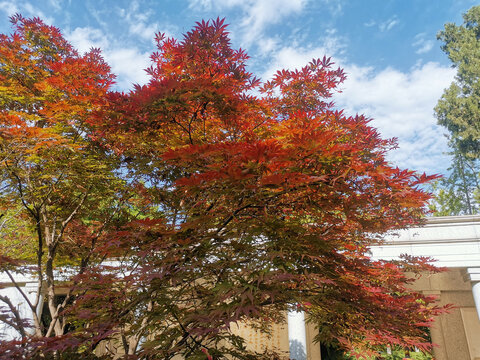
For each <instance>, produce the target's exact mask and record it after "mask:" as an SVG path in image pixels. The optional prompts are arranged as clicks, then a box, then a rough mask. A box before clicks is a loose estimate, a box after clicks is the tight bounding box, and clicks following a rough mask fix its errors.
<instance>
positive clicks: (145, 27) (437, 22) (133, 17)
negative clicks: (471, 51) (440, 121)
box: [0, 0, 476, 173]
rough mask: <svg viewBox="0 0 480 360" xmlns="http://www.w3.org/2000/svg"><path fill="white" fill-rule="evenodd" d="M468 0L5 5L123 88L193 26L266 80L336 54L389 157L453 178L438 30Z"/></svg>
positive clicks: (91, 0)
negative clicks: (97, 61) (212, 31)
mask: <svg viewBox="0 0 480 360" xmlns="http://www.w3.org/2000/svg"><path fill="white" fill-rule="evenodd" d="M474 5H476V2H475V1H471V0H257V1H253V0H183V1H182V0H177V1H174V0H163V1H154V0H129V1H125V0H115V1H114V0H104V1H102V0H84V1H81V0H43V1H39V0H37V1H34V0H31V1H22V0H0V32H1V33H9V32H10V31H11V28H10V24H9V22H8V16H9V15H12V14H14V13H16V12H19V13H21V14H22V15H24V16H27V17H30V16H38V17H40V18H42V19H44V20H45V21H46V22H47V23H49V24H52V25H55V26H57V27H59V28H60V29H61V30H62V32H63V34H64V35H65V37H66V38H67V39H69V40H70V42H71V43H73V44H74V45H75V46H76V47H77V49H79V50H80V51H87V50H88V49H89V48H90V47H92V46H94V47H100V48H101V49H102V50H103V54H104V56H105V58H106V60H107V61H108V63H109V64H110V65H111V67H112V70H113V72H114V73H116V74H117V85H116V89H118V90H125V91H126V90H129V89H131V88H132V83H145V82H146V81H147V80H148V78H147V76H146V74H145V72H144V71H143V69H144V68H146V67H147V66H148V64H149V55H150V53H151V52H152V51H153V50H154V42H153V36H154V34H155V33H156V32H164V33H166V34H167V35H169V36H173V37H177V38H178V37H181V35H182V34H183V33H184V32H186V31H188V30H189V29H190V28H191V27H192V26H193V25H194V24H195V22H196V21H200V20H201V19H211V18H216V17H220V18H223V17H225V18H226V21H227V23H229V24H230V27H229V30H230V32H231V38H232V43H233V46H234V47H242V48H244V49H246V50H247V52H248V54H249V55H250V56H251V59H250V62H249V64H250V70H251V71H252V72H254V73H255V74H256V75H257V76H259V77H261V78H262V79H264V80H266V79H268V78H269V77H270V76H271V75H272V74H273V73H274V72H275V71H276V70H278V69H281V68H295V67H301V66H302V65H304V64H306V63H307V62H308V61H310V60H311V59H312V58H318V57H323V56H324V55H327V56H331V57H332V58H333V59H334V61H335V62H336V63H337V64H338V65H340V66H341V67H343V68H344V69H345V70H346V72H347V74H348V79H347V81H346V82H345V83H344V84H343V85H342V93H341V94H338V95H336V96H335V101H336V103H337V106H338V107H339V108H344V109H345V110H346V112H347V113H348V114H352V115H354V114H355V113H363V114H365V115H367V116H368V117H371V118H373V121H372V124H373V125H374V126H376V127H378V128H379V130H380V132H381V133H382V134H383V136H384V137H397V138H398V141H399V149H398V150H395V151H393V152H392V153H391V154H390V155H389V159H390V160H391V161H392V162H394V163H395V164H397V165H398V166H400V167H408V168H410V169H413V170H418V171H422V172H423V171H426V172H429V173H433V172H434V173H446V171H447V168H448V166H449V163H450V159H449V157H448V156H446V155H445V154H444V153H445V152H446V151H448V148H447V146H446V139H445V137H444V136H443V134H444V133H445V131H444V130H443V128H441V127H439V126H438V125H436V120H435V118H434V117H433V107H434V106H435V104H436V102H437V100H438V98H439V97H440V96H441V94H442V92H443V89H444V88H445V87H447V86H448V85H449V84H450V83H451V81H452V80H453V77H454V74H455V71H454V70H453V69H452V68H451V67H450V63H449V62H448V59H447V58H446V56H445V55H444V54H443V53H442V51H441V50H440V45H441V44H440V42H439V41H437V40H436V33H437V32H438V31H439V30H441V29H443V25H444V24H445V23H446V22H455V23H457V24H459V23H461V22H462V17H461V16H462V13H464V12H465V11H467V10H468V9H469V8H470V7H472V6H474Z"/></svg>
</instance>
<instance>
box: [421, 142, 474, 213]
mask: <svg viewBox="0 0 480 360" xmlns="http://www.w3.org/2000/svg"><path fill="white" fill-rule="evenodd" d="M452 146H453V147H454V148H453V151H452V152H451V153H450V155H451V156H452V165H451V166H450V168H448V171H450V175H449V176H448V177H445V178H442V179H440V180H437V181H436V182H434V183H432V185H431V190H432V192H433V194H434V198H433V199H432V200H431V201H430V203H429V208H430V210H431V211H432V212H433V213H434V215H435V216H448V215H473V214H476V213H478V195H479V193H478V189H479V178H478V177H479V174H480V166H479V160H478V159H469V158H467V157H466V156H465V155H463V154H462V153H461V152H460V151H459V149H458V147H455V144H453V145H452Z"/></svg>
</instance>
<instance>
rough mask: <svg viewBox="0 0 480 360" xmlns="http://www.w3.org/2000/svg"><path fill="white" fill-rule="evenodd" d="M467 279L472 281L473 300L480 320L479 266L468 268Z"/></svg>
mask: <svg viewBox="0 0 480 360" xmlns="http://www.w3.org/2000/svg"><path fill="white" fill-rule="evenodd" d="M466 275H467V280H470V282H471V283H472V293H473V300H474V301H475V307H476V308H477V316H478V319H479V320H480V268H468V269H467V274H466Z"/></svg>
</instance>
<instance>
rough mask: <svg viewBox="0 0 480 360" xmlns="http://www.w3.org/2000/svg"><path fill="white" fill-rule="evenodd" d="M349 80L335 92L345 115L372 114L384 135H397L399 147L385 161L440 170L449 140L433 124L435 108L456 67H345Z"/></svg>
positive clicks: (429, 170)
mask: <svg viewBox="0 0 480 360" xmlns="http://www.w3.org/2000/svg"><path fill="white" fill-rule="evenodd" d="M345 68H346V71H347V74H348V78H347V80H346V81H345V83H344V85H343V86H342V87H343V92H342V93H341V94H339V95H337V96H336V101H337V104H338V106H339V107H340V108H345V109H346V111H347V113H349V114H355V113H363V114H365V115H366V116H368V117H372V118H373V119H374V120H373V121H372V125H374V126H375V127H377V128H378V129H379V130H380V132H381V134H382V135H383V136H384V137H386V138H391V137H397V138H398V141H399V146H400V148H399V149H398V150H395V151H394V152H392V153H391V154H390V155H389V159H390V160H392V161H393V162H394V163H396V164H398V165H399V166H402V167H410V168H413V169H417V170H420V169H421V170H422V171H428V172H438V171H442V172H444V171H445V170H446V168H447V166H448V161H446V160H445V159H446V156H445V155H444V154H443V152H445V151H447V150H448V149H447V142H446V139H445V137H444V136H443V133H444V132H445V131H444V129H443V128H441V127H440V126H438V125H437V123H436V119H435V118H434V116H433V108H434V107H435V105H436V103H437V101H438V99H439V98H440V96H441V95H442V93H443V89H444V88H446V87H447V86H448V85H449V84H450V83H451V82H452V80H453V78H454V75H455V70H453V69H451V68H449V67H445V66H441V65H439V64H437V63H427V64H424V65H422V66H420V67H416V68H413V69H412V70H411V71H409V72H401V71H398V70H395V69H392V68H386V69H384V70H382V71H380V72H375V71H374V69H372V68H364V67H358V66H355V65H347V66H345Z"/></svg>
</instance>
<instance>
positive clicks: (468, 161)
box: [432, 6, 480, 215]
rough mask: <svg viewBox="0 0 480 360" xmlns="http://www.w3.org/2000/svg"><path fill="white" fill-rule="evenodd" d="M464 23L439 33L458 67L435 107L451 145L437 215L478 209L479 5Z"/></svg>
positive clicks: (462, 212)
mask: <svg viewBox="0 0 480 360" xmlns="http://www.w3.org/2000/svg"><path fill="white" fill-rule="evenodd" d="M463 19H464V22H463V24H462V25H455V24H452V23H448V24H446V25H445V29H444V30H443V31H441V32H439V34H438V39H440V40H442V41H443V46H442V50H443V51H444V52H445V53H446V54H447V55H448V57H449V59H450V60H451V61H452V63H453V66H454V67H455V68H456V69H457V74H456V77H455V80H454V82H453V83H452V84H451V85H450V87H449V88H448V89H446V90H445V91H444V93H443V95H442V97H441V98H440V100H439V101H438V103H437V106H436V107H435V115H436V117H437V119H438V123H439V124H440V125H442V126H445V127H446V128H447V130H448V131H449V139H450V146H451V148H452V153H451V155H452V166H451V168H450V169H449V170H450V171H451V174H450V176H449V177H448V178H447V179H444V180H442V181H440V182H439V183H438V184H437V186H436V188H434V189H433V190H434V191H435V192H436V201H435V202H434V203H433V206H432V209H433V210H434V212H435V213H436V214H437V215H460V214H474V213H476V212H477V202H476V199H475V198H476V196H477V192H478V174H479V171H478V170H479V169H478V156H479V155H480V145H479V144H480V143H479V139H480V132H479V130H478V123H479V120H480V106H479V104H480V83H479V76H480V70H479V69H480V66H479V65H480V63H479V61H480V60H479V59H480V42H479V40H478V38H479V37H478V34H479V33H480V24H479V20H480V6H474V7H472V8H471V9H470V10H469V11H467V12H466V13H465V14H464V15H463Z"/></svg>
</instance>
